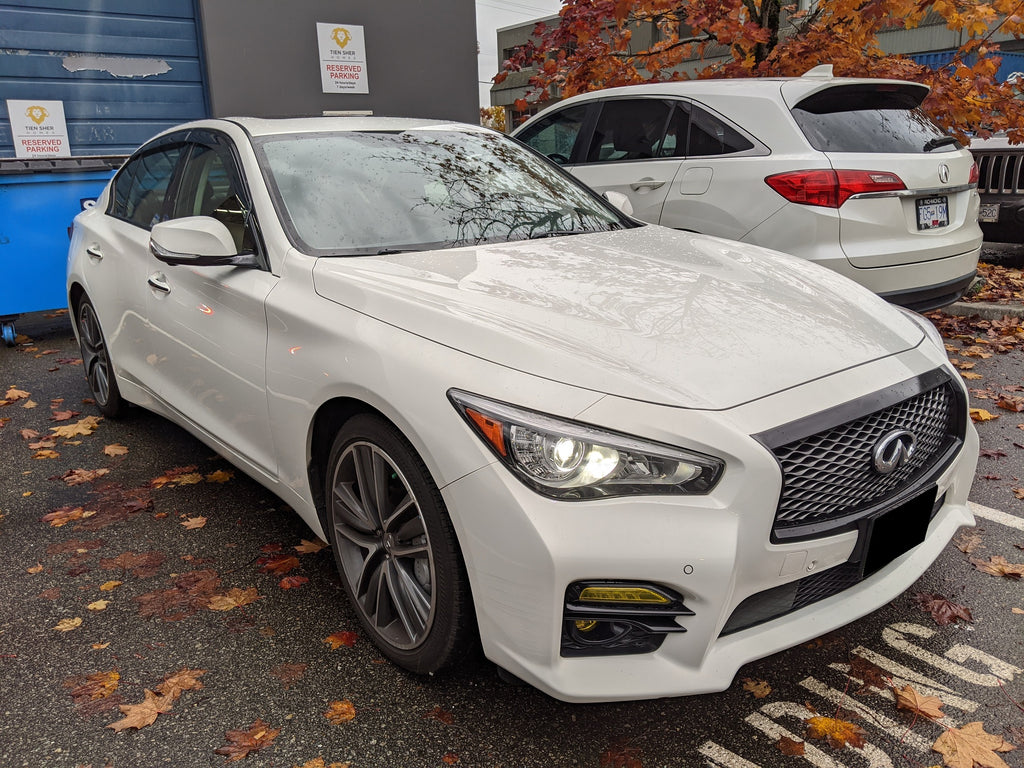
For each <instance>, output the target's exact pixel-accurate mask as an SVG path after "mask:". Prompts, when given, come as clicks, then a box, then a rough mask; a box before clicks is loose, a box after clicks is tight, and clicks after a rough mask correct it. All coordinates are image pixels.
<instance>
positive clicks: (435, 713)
mask: <svg viewBox="0 0 1024 768" xmlns="http://www.w3.org/2000/svg"><path fill="white" fill-rule="evenodd" d="M423 718H424V719H425V720H437V721H438V722H439V723H444V724H445V725H455V715H453V714H452V713H451V712H449V711H447V710H445V709H441V707H434V708H433V709H431V710H429V711H428V712H424V713H423Z"/></svg>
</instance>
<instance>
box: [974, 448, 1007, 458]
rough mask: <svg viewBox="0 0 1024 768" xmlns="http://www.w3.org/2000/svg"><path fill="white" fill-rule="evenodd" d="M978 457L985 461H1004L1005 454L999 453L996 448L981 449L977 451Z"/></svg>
mask: <svg viewBox="0 0 1024 768" xmlns="http://www.w3.org/2000/svg"><path fill="white" fill-rule="evenodd" d="M978 455H979V456H981V457H982V458H985V459H1005V458H1006V452H1005V451H1000V450H999V449H998V448H982V449H981V450H980V451H978Z"/></svg>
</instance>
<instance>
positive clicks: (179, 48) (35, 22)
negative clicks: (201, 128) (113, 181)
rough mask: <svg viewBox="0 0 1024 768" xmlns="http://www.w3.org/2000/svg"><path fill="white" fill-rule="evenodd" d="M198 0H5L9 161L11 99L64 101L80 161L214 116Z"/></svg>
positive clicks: (1, 69)
mask: <svg viewBox="0 0 1024 768" xmlns="http://www.w3.org/2000/svg"><path fill="white" fill-rule="evenodd" d="M196 17H197V13H196V4H195V1H194V0H144V1H140V0H30V1H29V2H18V3H4V2H0V94H2V95H0V158H3V157H14V145H13V143H12V137H11V125H10V122H9V120H8V115H7V105H6V99H27V100H40V101H44V100H46V101H63V102H64V114H65V117H66V118H67V123H68V133H69V135H70V140H71V151H72V154H73V155H75V156H83V155H125V154H128V153H129V152H131V151H132V150H133V149H135V148H136V147H137V146H139V144H141V143H142V142H144V141H145V140H146V139H148V138H149V137H151V136H153V135H154V134H155V133H158V132H159V131H161V130H163V129H164V128H168V127H170V126H172V125H176V124H178V123H181V122H184V121H186V120H195V119H198V118H202V117H206V116H207V115H208V114H209V107H208V103H207V97H206V89H205V87H204V83H203V62H202V53H201V51H202V46H201V45H200V42H199V28H198V22H197V20H196Z"/></svg>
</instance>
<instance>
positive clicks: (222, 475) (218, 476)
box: [206, 469, 235, 483]
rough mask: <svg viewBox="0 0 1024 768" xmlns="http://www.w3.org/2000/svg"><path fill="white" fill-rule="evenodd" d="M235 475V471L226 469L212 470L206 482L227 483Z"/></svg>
mask: <svg viewBox="0 0 1024 768" xmlns="http://www.w3.org/2000/svg"><path fill="white" fill-rule="evenodd" d="M234 476H235V475H234V473H233V472H228V471H227V470H224V469H218V470H217V471H216V472H211V473H210V474H208V475H207V476H206V482H208V483H226V482H228V481H229V480H230V479H231V478H233V477H234Z"/></svg>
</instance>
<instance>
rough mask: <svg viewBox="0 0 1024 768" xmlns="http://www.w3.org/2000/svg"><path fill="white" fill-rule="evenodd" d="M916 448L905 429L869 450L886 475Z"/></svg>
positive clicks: (892, 433) (879, 469)
mask: <svg viewBox="0 0 1024 768" xmlns="http://www.w3.org/2000/svg"><path fill="white" fill-rule="evenodd" d="M943 167H945V166H943ZM916 448H917V439H916V438H915V437H914V433H913V432H909V431H907V430H905V429H897V430H894V431H893V432H890V433H889V434H887V435H885V436H884V437H883V438H882V439H881V440H879V441H878V443H877V444H876V445H875V449H874V450H873V451H872V452H871V458H872V459H873V461H874V466H875V471H876V472H877V473H878V474H880V475H888V474H891V473H893V472H895V471H896V470H897V469H899V468H900V467H903V466H906V465H907V464H908V463H909V462H910V459H911V458H912V457H913V456H914V451H915V449H916Z"/></svg>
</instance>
